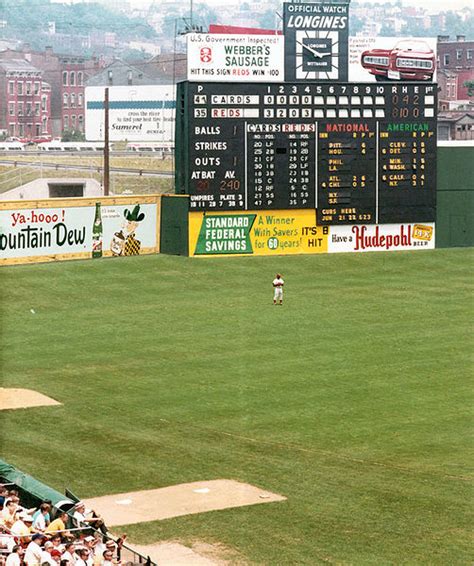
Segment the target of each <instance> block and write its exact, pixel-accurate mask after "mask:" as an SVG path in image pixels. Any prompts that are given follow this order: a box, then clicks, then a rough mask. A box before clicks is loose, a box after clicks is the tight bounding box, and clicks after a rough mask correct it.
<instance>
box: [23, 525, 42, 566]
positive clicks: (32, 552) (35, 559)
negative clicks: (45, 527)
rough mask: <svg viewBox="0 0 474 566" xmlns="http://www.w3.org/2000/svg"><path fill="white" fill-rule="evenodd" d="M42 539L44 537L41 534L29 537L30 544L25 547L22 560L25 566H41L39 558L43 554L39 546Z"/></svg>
mask: <svg viewBox="0 0 474 566" xmlns="http://www.w3.org/2000/svg"><path fill="white" fill-rule="evenodd" d="M44 538H45V537H44V535H42V534H41V533H36V534H34V535H33V536H32V537H31V542H30V544H29V545H28V546H27V547H26V552H25V556H24V558H23V560H24V562H25V564H26V566H38V565H39V564H41V556H42V554H43V550H42V549H41V544H42V542H43V540H44Z"/></svg>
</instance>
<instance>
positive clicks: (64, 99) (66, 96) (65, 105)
mask: <svg viewBox="0 0 474 566" xmlns="http://www.w3.org/2000/svg"><path fill="white" fill-rule="evenodd" d="M63 106H64V108H67V107H68V106H69V95H68V94H63Z"/></svg>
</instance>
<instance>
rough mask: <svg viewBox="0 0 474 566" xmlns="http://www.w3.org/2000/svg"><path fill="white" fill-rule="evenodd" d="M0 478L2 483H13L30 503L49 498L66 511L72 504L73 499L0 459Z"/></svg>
mask: <svg viewBox="0 0 474 566" xmlns="http://www.w3.org/2000/svg"><path fill="white" fill-rule="evenodd" d="M0 478H3V483H13V484H15V485H16V486H17V487H18V489H19V490H20V491H22V492H23V494H24V499H27V500H28V501H29V502H30V503H31V504H33V505H36V504H38V502H40V501H44V500H45V499H50V500H51V501H52V503H53V506H54V507H56V508H57V509H59V508H61V509H64V510H65V511H68V510H69V509H70V508H71V507H73V506H74V503H75V501H74V500H73V499H70V498H69V497H66V496H65V495H63V494H62V493H60V492H59V491H56V490H55V489H53V488H51V487H49V486H47V485H45V484H44V483H41V482H40V481H38V480H36V479H35V478H34V477H32V476H30V475H28V474H25V473H24V472H22V471H20V470H18V469H17V468H15V466H12V465H11V464H8V463H7V462H5V461H4V460H1V459H0Z"/></svg>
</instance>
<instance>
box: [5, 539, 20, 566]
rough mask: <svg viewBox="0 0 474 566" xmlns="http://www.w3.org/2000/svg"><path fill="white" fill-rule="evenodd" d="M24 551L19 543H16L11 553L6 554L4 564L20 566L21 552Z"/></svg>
mask: <svg viewBox="0 0 474 566" xmlns="http://www.w3.org/2000/svg"><path fill="white" fill-rule="evenodd" d="M24 553H25V551H24V550H23V548H21V546H20V545H19V544H16V545H15V546H14V547H13V549H12V551H11V553H10V554H9V555H8V558H7V561H6V562H5V566H20V565H21V560H22V557H23V554H24Z"/></svg>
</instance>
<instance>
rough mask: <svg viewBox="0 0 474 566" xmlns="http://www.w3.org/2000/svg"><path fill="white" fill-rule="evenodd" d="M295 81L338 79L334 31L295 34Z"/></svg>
mask: <svg viewBox="0 0 474 566" xmlns="http://www.w3.org/2000/svg"><path fill="white" fill-rule="evenodd" d="M295 40H296V49H295V52H296V79H300V80H301V79H303V80H304V79H306V80H315V79H319V80H337V79H339V34H338V33H337V32H335V31H323V32H319V31H309V30H298V31H297V32H296V37H295Z"/></svg>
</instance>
